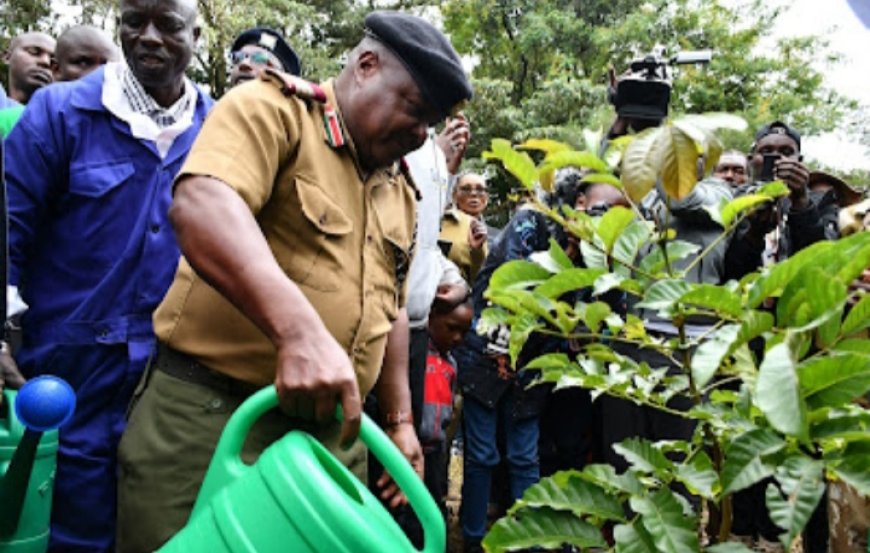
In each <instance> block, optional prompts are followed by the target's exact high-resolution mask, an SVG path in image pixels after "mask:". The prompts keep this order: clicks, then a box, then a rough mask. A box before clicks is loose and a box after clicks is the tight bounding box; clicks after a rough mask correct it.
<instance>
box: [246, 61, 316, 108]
mask: <svg viewBox="0 0 870 553" xmlns="http://www.w3.org/2000/svg"><path fill="white" fill-rule="evenodd" d="M260 78H261V79H262V80H264V81H266V82H270V83H273V84H274V85H276V86H277V87H278V88H279V89H280V90H281V94H283V95H284V96H286V97H288V98H289V97H290V96H296V97H297V98H300V99H302V100H314V101H315V102H319V103H321V104H325V103H326V92H324V91H323V89H322V88H320V87H319V86H318V85H316V84H314V83H312V82H310V81H306V80H305V79H302V78H300V77H297V76H296V75H291V74H290V73H285V72H283V71H278V70H277V69H273V68H271V67H267V68H265V69H264V70H263V71H262V72H261V73H260Z"/></svg>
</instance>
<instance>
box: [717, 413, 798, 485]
mask: <svg viewBox="0 0 870 553" xmlns="http://www.w3.org/2000/svg"><path fill="white" fill-rule="evenodd" d="M783 447H785V441H784V440H783V439H782V438H780V437H779V436H777V435H776V433H774V432H773V431H771V430H767V429H761V428H759V429H756V430H750V431H749V432H745V433H743V434H741V435H739V436H738V437H737V438H735V439H734V441H733V442H731V444H730V445H729V447H728V449H727V450H726V451H725V464H724V465H723V466H722V493H733V492H736V491H740V490H742V489H744V488H748V487H749V486H751V485H752V484H755V483H756V482H759V481H761V480H763V479H764V478H766V477H768V476H770V475H771V474H773V467H771V466H770V465H768V464H766V463H765V462H764V461H763V459H762V457H764V456H766V455H771V454H773V453H776V452H777V451H779V450H781V449H782V448H783Z"/></svg>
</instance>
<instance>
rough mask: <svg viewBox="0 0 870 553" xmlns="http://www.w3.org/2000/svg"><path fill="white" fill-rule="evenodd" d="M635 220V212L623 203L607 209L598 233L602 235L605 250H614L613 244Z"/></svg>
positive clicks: (599, 224) (608, 251)
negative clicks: (623, 205)
mask: <svg viewBox="0 0 870 553" xmlns="http://www.w3.org/2000/svg"><path fill="white" fill-rule="evenodd" d="M633 221H634V212H632V211H631V210H630V209H628V208H625V207H622V206H621V205H617V206H613V207H611V208H610V209H608V210H607V213H605V214H604V215H603V216H602V217H601V221H600V222H599V223H598V229H597V233H598V236H600V237H601V242H602V243H603V244H604V249H605V251H606V252H607V253H608V254H609V253H610V252H611V251H613V245H614V244H615V243H616V240H617V239H618V238H619V237H620V235H621V234H622V233H623V231H625V229H626V228H627V227H628V225H630V224H631V223H632V222H633Z"/></svg>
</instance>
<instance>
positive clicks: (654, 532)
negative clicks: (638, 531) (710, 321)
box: [630, 488, 700, 553]
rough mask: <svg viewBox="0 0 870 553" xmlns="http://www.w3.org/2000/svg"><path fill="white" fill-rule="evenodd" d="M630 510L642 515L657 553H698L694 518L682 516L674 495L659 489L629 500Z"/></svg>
mask: <svg viewBox="0 0 870 553" xmlns="http://www.w3.org/2000/svg"><path fill="white" fill-rule="evenodd" d="M630 504H631V508H632V509H633V510H634V511H635V512H636V513H638V514H639V515H640V516H641V522H642V524H643V526H644V528H646V530H647V531H648V532H649V534H650V536H651V537H652V539H653V543H655V545H656V547H657V548H658V550H659V551H667V552H668V553H683V552H685V553H697V551H698V549H699V548H700V544H699V543H698V534H697V531H696V530H695V523H696V520H695V519H694V517H688V516H685V514H684V513H683V508H682V506H681V505H680V503H679V501H678V500H677V498H676V497H674V493H673V492H672V491H671V490H669V489H667V488H662V489H659V490H658V491H657V492H655V493H654V494H653V495H650V496H647V497H632V498H631V501H630Z"/></svg>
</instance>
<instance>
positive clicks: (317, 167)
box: [154, 80, 416, 395]
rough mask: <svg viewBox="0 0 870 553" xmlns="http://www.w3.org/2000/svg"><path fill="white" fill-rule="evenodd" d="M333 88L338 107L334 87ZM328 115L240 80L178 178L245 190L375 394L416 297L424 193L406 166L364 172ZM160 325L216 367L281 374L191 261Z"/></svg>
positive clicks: (179, 346) (254, 374)
mask: <svg viewBox="0 0 870 553" xmlns="http://www.w3.org/2000/svg"><path fill="white" fill-rule="evenodd" d="M323 88H324V91H325V92H326V96H327V101H328V104H329V105H331V106H333V107H334V108H335V110H336V112H337V111H338V105H337V103H336V101H335V94H334V91H333V87H332V84H331V83H326V84H325V85H324V86H323ZM324 111H325V105H324V104H322V103H319V102H317V101H314V100H302V99H300V98H299V97H296V96H292V97H290V98H287V97H284V96H283V95H282V93H281V92H280V91H279V89H278V87H277V86H276V85H275V84H273V83H271V82H264V81H259V80H258V81H255V82H253V83H250V84H245V85H243V86H238V87H235V88H233V89H232V90H231V91H230V92H229V93H228V94H227V95H226V96H225V97H224V98H223V99H222V100H221V101H220V102H218V103H217V104H216V105H215V107H214V109H213V110H212V112H211V113H210V114H209V117H208V118H207V119H206V122H205V124H204V125H203V128H202V131H201V132H200V135H199V138H198V139H197V141H196V143H195V144H194V146H193V149H192V150H191V151H190V154H189V155H188V157H187V161H186V163H185V165H184V167H183V168H182V170H181V172H180V173H179V177H178V178H181V177H182V176H184V175H207V176H210V177H214V178H217V179H219V180H221V181H223V182H225V183H226V184H228V185H229V186H231V187H232V188H233V189H235V190H236V191H237V192H238V193H239V195H240V196H241V197H242V199H243V200H244V201H245V203H247V205H248V206H249V207H250V209H251V212H252V213H253V214H254V216H255V217H256V219H257V222H258V223H259V225H260V228H261V230H262V231H263V234H264V236H265V237H266V241H267V242H268V244H269V247H270V248H271V250H272V253H273V254H274V255H275V258H276V259H277V261H278V264H279V265H280V266H281V268H282V269H283V270H284V272H285V273H286V274H287V277H288V278H290V279H292V280H293V281H294V282H295V283H296V284H297V285H298V286H299V288H300V290H301V291H302V292H303V293H304V294H305V296H306V297H307V298H308V301H310V302H311V304H312V305H313V306H314V309H315V310H316V311H317V312H318V313H319V315H320V317H321V319H323V322H324V323H325V325H326V327H327V329H328V330H329V331H330V333H332V335H333V336H334V337H335V339H336V340H337V341H338V343H339V344H340V345H341V346H342V347H343V348H344V349H345V350H346V351H347V353H348V355H349V357H350V359H351V361H352V362H353V365H354V367H355V369H356V373H357V380H358V382H359V388H360V392H361V393H362V394H363V395H365V394H366V393H368V391H369V390H370V389H371V388H372V386H373V385H374V382H375V380H376V379H377V376H378V373H379V371H380V367H381V362H382V360H383V355H384V346H385V344H386V337H387V333H388V332H389V331H390V329H391V328H392V321H394V320H395V318H396V315H397V312H398V309H399V308H400V306H402V305H404V302H405V290H404V284H405V283H404V280H405V275H406V274H407V269H408V264H409V262H410V256H411V254H412V249H413V239H414V217H415V192H416V190H415V189H414V188H413V185H412V184H411V183H410V179H406V177H405V176H404V173H403V171H401V170H400V167H399V165H398V164H396V165H395V166H394V167H392V168H389V169H381V170H378V171H375V172H374V173H372V174H371V175H368V177H366V176H364V175H363V172H362V170H361V169H360V167H359V165H358V163H357V158H356V153H355V150H354V147H353V144H352V143H351V142H350V135H349V134H348V133H347V132H343V135H344V139H345V140H346V142H347V143H346V144H345V145H344V146H333V145H331V143H330V141H329V137H328V135H327V132H326V130H325V129H326V127H325V126H324V123H325V119H324ZM338 118H339V120H340V113H339V114H338ZM341 128H342V131H344V129H343V127H341ZM213 223H214V224H215V225H220V224H222V222H221V221H214V222H213ZM154 328H155V332H156V333H157V337H158V339H160V340H161V341H163V342H164V343H166V344H167V345H169V346H170V347H172V348H174V349H176V350H178V351H181V352H183V353H186V354H188V355H191V356H193V357H195V358H196V359H198V360H199V361H200V362H201V363H202V364H204V365H206V366H208V367H210V368H212V369H214V370H216V371H219V372H221V373H224V374H227V375H229V376H232V377H234V378H237V379H240V380H244V381H247V382H252V383H255V384H259V385H265V384H268V383H271V382H273V381H274V378H275V366H276V355H275V348H274V346H273V344H272V342H271V341H270V340H269V339H268V338H267V337H266V336H265V335H264V334H263V333H262V332H261V331H260V330H259V329H258V328H257V327H256V326H255V325H254V324H253V323H252V322H251V321H250V320H249V319H248V318H247V317H245V316H244V315H243V314H242V313H241V312H240V311H239V310H237V309H236V308H235V307H234V306H233V305H232V304H230V302H229V301H227V300H226V299H225V298H224V297H223V296H222V295H221V294H220V293H219V292H217V291H216V290H215V289H213V288H212V287H211V286H209V285H208V284H206V283H205V282H204V281H203V280H202V279H201V278H199V277H198V276H197V275H196V273H195V272H194V271H193V269H192V268H191V267H190V265H189V264H188V263H187V261H186V260H185V259H184V258H182V260H181V262H180V265H179V268H178V272H177V273H176V276H175V280H174V282H173V283H172V286H171V287H170V289H169V292H168V293H167V295H166V297H165V298H164V300H163V303H162V304H161V305H160V306H159V307H158V308H157V311H156V312H155V314H154Z"/></svg>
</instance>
